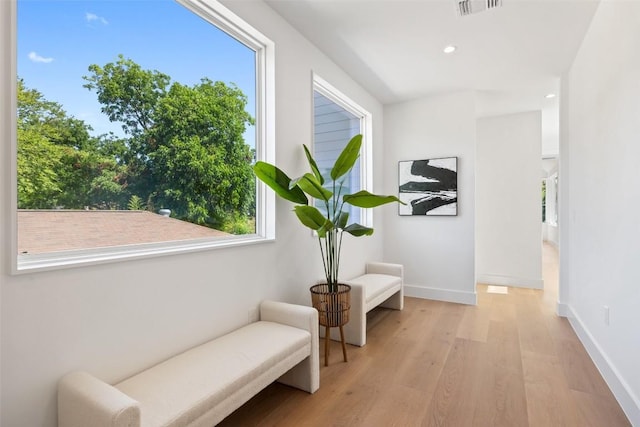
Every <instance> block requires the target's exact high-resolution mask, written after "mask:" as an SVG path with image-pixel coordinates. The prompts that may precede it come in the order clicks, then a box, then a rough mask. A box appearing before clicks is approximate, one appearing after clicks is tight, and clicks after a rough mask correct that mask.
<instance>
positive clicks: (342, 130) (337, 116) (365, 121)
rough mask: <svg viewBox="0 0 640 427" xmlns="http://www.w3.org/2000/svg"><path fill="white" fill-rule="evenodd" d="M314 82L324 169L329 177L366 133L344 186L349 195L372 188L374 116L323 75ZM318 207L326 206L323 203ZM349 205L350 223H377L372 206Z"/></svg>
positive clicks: (317, 148)
mask: <svg viewBox="0 0 640 427" xmlns="http://www.w3.org/2000/svg"><path fill="white" fill-rule="evenodd" d="M313 83H314V85H313V86H314V88H313V89H314V90H313V117H314V133H313V154H314V158H315V159H316V162H317V163H318V168H319V169H320V172H321V173H322V174H323V175H324V176H327V177H328V176H329V173H330V172H331V167H332V166H333V164H334V162H335V160H336V159H337V158H338V156H339V155H340V153H341V152H342V150H343V149H344V147H345V146H346V144H347V143H348V142H349V140H350V139H351V138H352V137H353V136H355V135H357V134H362V135H363V144H362V151H361V153H360V158H359V159H358V161H357V162H356V164H355V166H354V167H353V169H352V170H351V173H350V174H349V175H347V176H345V177H344V188H345V193H346V194H352V193H356V192H358V191H360V190H371V176H370V174H369V173H368V172H369V169H370V168H369V164H370V152H371V151H370V147H371V115H370V114H369V113H368V112H367V111H366V110H364V109H363V108H362V107H360V106H359V105H357V104H356V103H354V102H353V101H351V100H350V99H349V98H347V97H346V96H345V95H343V94H342V93H340V92H339V91H338V90H337V89H336V88H334V87H333V86H331V85H330V84H329V83H328V82H326V81H325V80H323V79H322V78H320V77H319V76H317V75H315V76H314V81H313ZM326 181H327V182H330V181H331V180H330V179H326ZM316 207H317V208H318V209H323V207H322V205H321V204H318V205H317V206H316ZM345 208H349V218H350V221H349V222H356V223H359V224H362V225H365V226H368V227H371V226H373V221H372V218H371V210H370V209H369V210H365V209H361V208H358V207H355V206H351V205H345Z"/></svg>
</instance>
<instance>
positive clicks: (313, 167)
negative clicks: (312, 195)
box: [302, 144, 324, 185]
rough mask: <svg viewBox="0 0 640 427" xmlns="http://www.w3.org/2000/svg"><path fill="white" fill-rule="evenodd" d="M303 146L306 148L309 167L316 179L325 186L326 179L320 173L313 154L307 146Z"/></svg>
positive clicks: (305, 152)
mask: <svg viewBox="0 0 640 427" xmlns="http://www.w3.org/2000/svg"><path fill="white" fill-rule="evenodd" d="M302 146H303V147H304V154H306V156H307V161H308V162H309V167H310V168H311V171H312V172H313V174H314V175H315V177H316V179H317V180H318V181H319V182H320V185H322V184H324V178H323V177H322V174H321V173H320V169H318V165H317V164H316V161H315V160H313V157H312V156H311V153H310V152H309V149H308V148H307V146H306V145H304V144H302Z"/></svg>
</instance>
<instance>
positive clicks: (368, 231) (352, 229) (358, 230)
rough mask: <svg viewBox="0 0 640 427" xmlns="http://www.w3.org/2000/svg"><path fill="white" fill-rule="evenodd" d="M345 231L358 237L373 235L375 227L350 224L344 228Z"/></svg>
mask: <svg viewBox="0 0 640 427" xmlns="http://www.w3.org/2000/svg"><path fill="white" fill-rule="evenodd" d="M344 231H346V232H347V233H349V234H351V235H352V236H356V237H360V236H371V235H372V234H373V228H369V227H365V226H364V225H360V224H350V225H349V226H348V227H346V228H345V229H344Z"/></svg>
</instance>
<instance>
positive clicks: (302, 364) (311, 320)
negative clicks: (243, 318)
mask: <svg viewBox="0 0 640 427" xmlns="http://www.w3.org/2000/svg"><path fill="white" fill-rule="evenodd" d="M319 369H320V368H319V359H318V312H317V311H316V310H315V309H313V308H311V307H304V306H299V305H293V304H286V303H281V302H275V301H264V302H263V303H262V304H261V305H260V321H258V322H255V323H251V324H249V325H246V326H244V327H242V328H240V329H237V330H235V331H233V332H231V333H229V334H227V335H224V336H221V337H219V338H216V339H214V340H212V341H209V342H207V343H205V344H202V345H200V346H197V347H195V348H192V349H190V350H187V351H186V352H184V353H182V354H179V355H177V356H174V357H172V358H171V359H168V360H166V361H164V362H162V363H160V364H158V365H155V366H153V367H151V368H149V369H147V370H145V371H143V372H140V373H139V374H136V375H134V376H132V377H130V378H128V379H126V380H124V381H122V382H120V383H118V384H114V385H109V384H107V383H106V382H103V381H101V380H99V379H97V378H96V377H94V376H92V375H91V374H88V373H86V372H81V371H76V372H72V373H70V374H67V375H66V376H64V377H63V378H62V379H61V380H60V382H59V384H58V425H59V427H125V426H126V427H169V426H181V427H182V426H207V427H211V426H213V425H215V424H217V423H219V422H220V421H222V420H223V419H224V418H225V417H226V416H228V415H229V414H231V413H232V412H233V411H234V410H236V409H237V408H239V407H240V406H242V405H243V404H244V403H245V402H246V401H248V400H249V399H250V398H251V397H253V396H254V395H256V394H257V393H258V392H259V391H260V390H262V389H263V388H264V387H266V386H267V385H269V384H271V383H272V382H273V381H276V380H278V381H280V382H282V383H284V384H287V385H291V386H293V387H296V388H299V389H301V390H304V391H307V392H309V393H313V392H315V391H316V390H317V389H318V387H319V385H320V371H319Z"/></svg>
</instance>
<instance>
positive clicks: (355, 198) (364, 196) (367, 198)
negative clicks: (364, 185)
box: [344, 190, 406, 208]
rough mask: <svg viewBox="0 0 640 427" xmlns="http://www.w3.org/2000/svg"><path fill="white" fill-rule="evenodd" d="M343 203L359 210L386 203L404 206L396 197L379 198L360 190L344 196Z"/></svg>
mask: <svg viewBox="0 0 640 427" xmlns="http://www.w3.org/2000/svg"><path fill="white" fill-rule="evenodd" d="M344 202H345V203H349V204H350V205H353V206H357V207H359V208H375V207H376V206H380V205H385V204H387V203H392V202H398V203H402V204H403V205H405V204H406V203H404V202H402V201H400V199H398V198H397V197H396V196H379V195H376V194H371V193H369V192H368V191H365V190H362V191H358V192H357V193H354V194H346V195H345V196H344Z"/></svg>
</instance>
